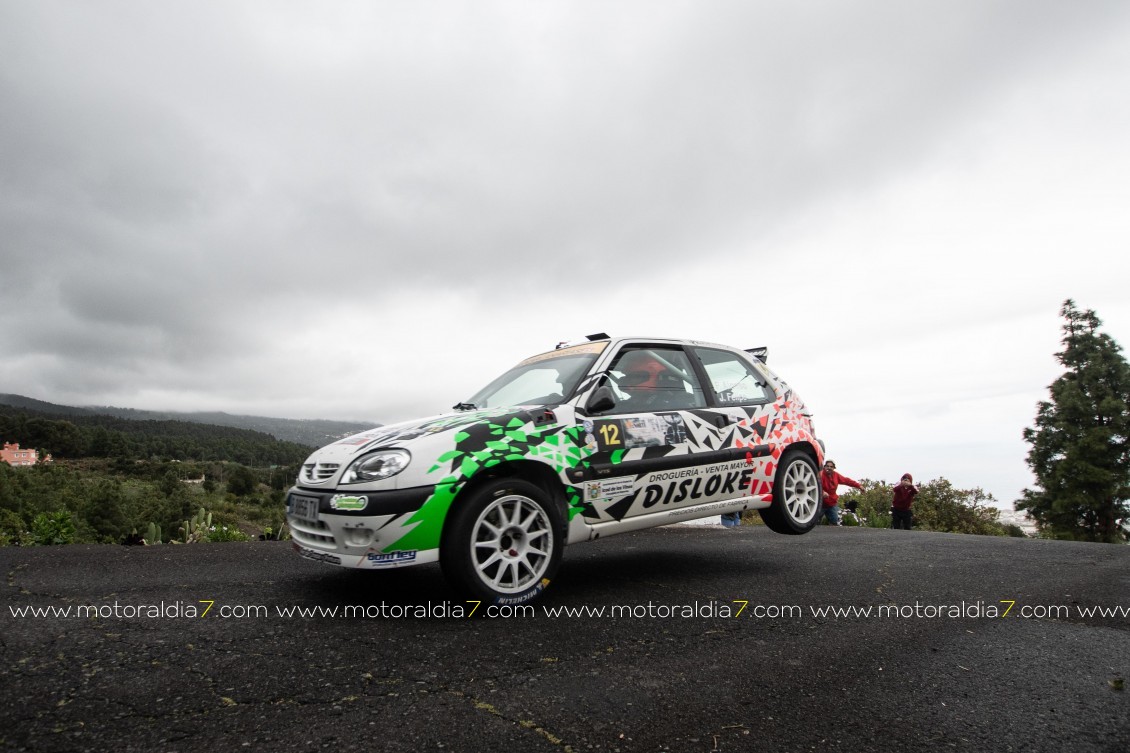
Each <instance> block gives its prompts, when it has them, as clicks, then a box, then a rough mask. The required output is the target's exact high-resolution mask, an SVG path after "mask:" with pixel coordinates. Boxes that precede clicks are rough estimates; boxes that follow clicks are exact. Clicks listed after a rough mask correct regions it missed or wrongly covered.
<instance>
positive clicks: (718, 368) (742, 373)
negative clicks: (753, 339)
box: [694, 348, 773, 406]
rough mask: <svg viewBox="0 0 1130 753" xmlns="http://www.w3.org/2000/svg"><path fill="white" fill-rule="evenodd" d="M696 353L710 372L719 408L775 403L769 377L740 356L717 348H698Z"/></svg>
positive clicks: (711, 387) (708, 372) (711, 383)
mask: <svg viewBox="0 0 1130 753" xmlns="http://www.w3.org/2000/svg"><path fill="white" fill-rule="evenodd" d="M694 352H695V355H697V356H698V358H699V360H700V361H701V362H702V366H703V368H704V369H705V370H706V375H707V377H709V380H710V389H711V390H712V391H713V393H714V400H715V401H716V402H717V403H718V405H720V406H727V405H749V404H756V403H767V402H769V401H771V400H772V399H773V391H772V389H771V388H770V387H769V384H768V381H767V380H766V379H765V377H764V376H762V375H761V374H760V373H759V372H758V371H757V369H755V368H754V367H753V365H751V364H750V363H749V362H748V361H746V360H745V359H744V358H742V357H741V356H739V355H738V354H737V353H731V352H730V351H728V350H715V349H714V348H695V349H694Z"/></svg>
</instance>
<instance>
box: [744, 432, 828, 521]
mask: <svg viewBox="0 0 1130 753" xmlns="http://www.w3.org/2000/svg"><path fill="white" fill-rule="evenodd" d="M822 504H823V499H822V495H821V493H820V473H819V472H818V471H817V470H816V461H815V460H813V459H812V457H811V456H810V455H809V454H808V453H806V452H803V451H801V450H790V451H789V452H786V453H785V454H784V455H783V456H782V457H781V462H780V463H779V464H778V465H777V473H776V475H775V476H774V478H773V504H771V505H770V506H769V507H767V508H765V509H763V510H759V512H760V513H761V519H762V520H764V521H765V525H766V526H768V527H769V528H770V530H773V531H776V532H777V533H787V534H792V535H796V534H801V533H808V532H809V531H811V530H812V528H813V527H814V526H815V525H816V522H817V521H818V520H820V513H821V511H822V508H821V505H822Z"/></svg>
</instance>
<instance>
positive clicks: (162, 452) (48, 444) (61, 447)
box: [0, 405, 311, 466]
mask: <svg viewBox="0 0 1130 753" xmlns="http://www.w3.org/2000/svg"><path fill="white" fill-rule="evenodd" d="M0 439H2V440H3V441H5V442H19V443H20V445H22V446H24V447H31V448H35V449H37V450H39V452H40V455H43V454H45V453H50V454H51V455H53V456H54V457H56V458H60V459H63V458H70V459H79V458H120V459H127V460H129V459H159V460H197V461H208V460H226V461H231V462H235V463H241V464H243V465H256V466H261V465H284V464H288V463H299V462H301V461H302V460H303V459H304V458H305V457H306V456H307V455H308V454H309V453H310V449H311V446H310V445H301V444H298V443H296V442H282V441H279V440H277V439H275V438H274V437H272V436H270V435H268V434H264V433H262V432H257V431H251V430H249V429H236V428H232V427H227V426H212V425H208V424H198V423H192V422H189V421H134V420H130V419H125V418H117V417H115V416H106V415H99V414H96V413H90V412H76V413H72V414H64V413H56V414H48V413H43V412H40V411H37V410H31V409H28V408H15V407H12V406H10V405H0Z"/></svg>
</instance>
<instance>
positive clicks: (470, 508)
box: [440, 479, 564, 604]
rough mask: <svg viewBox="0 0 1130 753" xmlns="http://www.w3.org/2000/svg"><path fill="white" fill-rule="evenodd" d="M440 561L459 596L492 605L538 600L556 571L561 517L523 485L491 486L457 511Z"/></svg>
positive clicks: (501, 482) (542, 494) (504, 481)
mask: <svg viewBox="0 0 1130 753" xmlns="http://www.w3.org/2000/svg"><path fill="white" fill-rule="evenodd" d="M451 526H452V528H451V530H450V535H448V536H446V537H445V538H444V544H443V548H442V550H441V553H440V562H441V564H442V566H443V570H444V574H445V575H447V577H448V578H449V579H451V581H452V582H453V583H454V584H455V585H456V586H457V587H459V588H460V590H461V591H463V592H464V593H466V594H467V595H469V596H472V597H474V598H476V599H482V600H483V601H488V602H491V603H494V604H521V603H523V602H526V601H529V600H531V599H533V598H535V597H536V596H538V595H539V594H540V593H541V592H542V591H543V590H544V589H545V587H546V586H547V585H549V579H550V578H552V577H553V576H554V575H555V574H556V572H557V567H558V565H559V564H560V562H561V553H562V549H563V547H564V542H563V536H562V530H563V528H564V526H563V524H562V517H561V513H560V511H559V509H558V507H557V505H555V504H553V502H552V501H550V500H549V499H548V497H547V495H546V493H545V492H543V491H542V490H541V489H539V488H538V487H536V486H534V485H533V484H530V483H527V482H525V481H516V480H507V479H502V480H499V481H495V482H492V483H490V484H488V485H486V486H484V487H483V488H482V489H479V490H478V491H477V492H475V493H474V495H473V496H472V497H471V498H470V499H468V500H467V501H466V504H464V505H462V506H461V507H460V509H458V510H457V511H456V513H455V515H454V517H453V519H452V521H451Z"/></svg>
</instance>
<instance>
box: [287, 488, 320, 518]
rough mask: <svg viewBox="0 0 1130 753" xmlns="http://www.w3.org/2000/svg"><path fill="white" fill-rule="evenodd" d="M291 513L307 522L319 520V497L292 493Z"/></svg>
mask: <svg viewBox="0 0 1130 753" xmlns="http://www.w3.org/2000/svg"><path fill="white" fill-rule="evenodd" d="M289 502H290V514H291V515H293V516H294V517H296V518H299V519H301V520H305V521H306V522H307V523H317V522H318V498H317V497H300V496H299V495H297V494H292V495H290V500H289Z"/></svg>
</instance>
